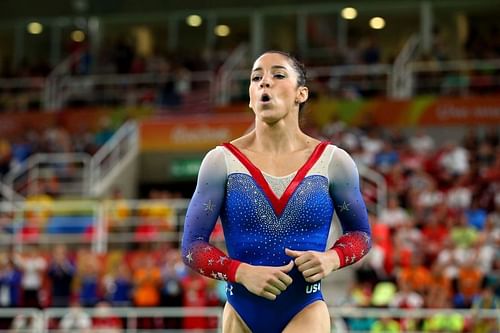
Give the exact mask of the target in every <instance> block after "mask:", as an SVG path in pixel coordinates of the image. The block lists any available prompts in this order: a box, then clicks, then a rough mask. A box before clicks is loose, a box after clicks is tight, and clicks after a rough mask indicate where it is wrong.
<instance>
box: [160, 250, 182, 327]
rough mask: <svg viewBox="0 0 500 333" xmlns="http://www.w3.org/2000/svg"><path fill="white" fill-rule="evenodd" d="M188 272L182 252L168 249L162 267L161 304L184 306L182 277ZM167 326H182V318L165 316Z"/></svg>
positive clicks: (165, 325)
mask: <svg viewBox="0 0 500 333" xmlns="http://www.w3.org/2000/svg"><path fill="white" fill-rule="evenodd" d="M186 274H187V268H186V266H185V265H184V263H183V262H182V258H181V255H180V252H179V251H178V250H177V249H171V250H169V251H167V253H166V254H165V258H164V264H163V266H162V268H161V276H162V288H161V305H162V306H165V307H180V306H182V303H183V299H184V295H183V287H182V285H181V281H182V279H183V278H184V277H185V276H186ZM164 327H165V328H182V325H181V320H179V319H178V318H165V321H164Z"/></svg>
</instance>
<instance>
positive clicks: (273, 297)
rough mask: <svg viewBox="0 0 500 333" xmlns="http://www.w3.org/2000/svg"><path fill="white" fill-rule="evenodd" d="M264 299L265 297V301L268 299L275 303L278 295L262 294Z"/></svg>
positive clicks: (266, 292)
mask: <svg viewBox="0 0 500 333" xmlns="http://www.w3.org/2000/svg"><path fill="white" fill-rule="evenodd" d="M260 296H262V297H264V298H265V299H268V300H270V301H274V300H275V299H276V295H275V294H272V293H270V292H269V291H264V292H262V294H261V295H260Z"/></svg>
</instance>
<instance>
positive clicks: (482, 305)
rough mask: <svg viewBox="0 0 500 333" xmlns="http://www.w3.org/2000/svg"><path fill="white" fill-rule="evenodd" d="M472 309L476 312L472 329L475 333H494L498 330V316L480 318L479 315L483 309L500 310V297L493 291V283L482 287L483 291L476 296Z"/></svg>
mask: <svg viewBox="0 0 500 333" xmlns="http://www.w3.org/2000/svg"><path fill="white" fill-rule="evenodd" d="M472 309H473V311H474V313H475V316H474V317H473V320H472V329H471V332H473V333H483V332H486V333H493V332H498V328H499V324H500V323H499V319H498V318H480V317H477V315H478V314H480V312H481V310H483V309H488V310H497V311H498V310H500V298H499V297H498V296H497V295H495V293H494V291H493V286H491V285H487V284H486V285H483V288H482V289H481V293H480V294H479V295H478V297H476V298H474V300H473V303H472Z"/></svg>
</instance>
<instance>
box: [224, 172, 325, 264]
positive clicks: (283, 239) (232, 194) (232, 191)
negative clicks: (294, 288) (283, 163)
mask: <svg viewBox="0 0 500 333" xmlns="http://www.w3.org/2000/svg"><path fill="white" fill-rule="evenodd" d="M226 191H227V193H226V200H225V203H224V206H223V207H222V212H221V220H222V225H223V228H224V235H225V238H226V245H227V247H228V251H229V255H230V257H231V258H235V259H238V260H241V261H244V262H248V263H250V264H253V265H264V264H265V265H283V264H286V263H287V262H289V260H290V258H289V257H288V256H286V255H285V252H284V249H285V247H288V248H291V249H296V250H301V249H303V250H316V251H324V250H325V246H326V241H327V237H328V230H329V228H330V223H331V220H332V215H333V202H332V200H331V197H330V195H329V191H328V179H327V178H325V177H323V176H319V175H313V176H308V177H306V178H304V179H303V180H302V182H301V183H300V185H299V186H298V187H297V189H296V190H295V192H294V193H293V194H292V196H291V197H290V200H289V201H288V203H287V205H286V207H285V209H284V211H283V212H282V214H281V215H279V216H277V215H276V214H275V212H274V210H273V208H272V206H271V204H270V202H269V200H268V198H267V197H266V196H265V195H264V194H263V192H262V190H261V188H260V187H259V186H258V185H257V184H256V182H255V180H254V179H253V178H252V177H251V176H249V175H247V174H242V173H235V174H231V175H229V176H228V181H227V190H226Z"/></svg>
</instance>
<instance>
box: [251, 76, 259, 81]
mask: <svg viewBox="0 0 500 333" xmlns="http://www.w3.org/2000/svg"><path fill="white" fill-rule="evenodd" d="M260 79H261V76H260V75H254V76H252V79H251V80H252V81H253V82H257V81H259V80H260Z"/></svg>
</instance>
